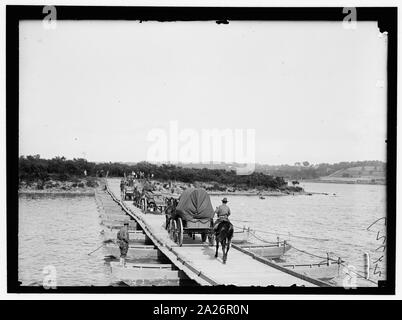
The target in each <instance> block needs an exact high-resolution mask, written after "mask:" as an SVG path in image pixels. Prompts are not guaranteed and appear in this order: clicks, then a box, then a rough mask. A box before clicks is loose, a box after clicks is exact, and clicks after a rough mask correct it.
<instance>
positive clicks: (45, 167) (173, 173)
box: [18, 155, 287, 189]
mask: <svg viewBox="0 0 402 320" xmlns="http://www.w3.org/2000/svg"><path fill="white" fill-rule="evenodd" d="M18 167H19V179H20V181H21V180H25V181H34V180H42V181H46V180H50V179H54V180H61V181H66V180H69V179H71V178H73V177H82V176H92V177H104V176H106V174H107V175H108V176H109V177H123V176H124V175H125V174H130V173H131V172H136V173H139V172H143V173H144V175H145V177H150V176H151V175H153V178H154V179H158V180H162V181H178V182H184V183H193V182H195V181H199V182H215V183H221V184H225V185H231V186H233V187H242V186H245V187H248V188H250V187H251V188H256V187H263V188H273V189H278V188H283V187H284V186H286V185H287V184H286V182H285V180H284V179H283V177H280V176H273V175H269V174H264V173H263V172H254V173H253V174H250V175H237V174H236V172H235V171H234V170H225V169H207V168H202V169H201V168H200V169H197V168H184V167H181V166H176V165H171V164H161V165H156V164H152V163H149V162H145V161H143V162H138V163H135V164H127V163H119V162H107V163H106V162H105V163H95V162H90V161H87V160H86V159H82V158H74V159H72V160H69V159H66V158H65V157H54V158H52V159H43V158H41V157H40V155H30V156H26V157H25V156H20V158H19V163H18Z"/></svg>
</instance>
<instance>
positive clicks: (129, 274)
mask: <svg viewBox="0 0 402 320" xmlns="http://www.w3.org/2000/svg"><path fill="white" fill-rule="evenodd" d="M110 268H111V272H112V275H113V277H115V278H117V279H119V280H120V281H123V282H125V283H127V284H129V285H133V286H135V285H144V283H147V282H149V283H153V282H156V283H157V282H161V285H163V283H166V282H169V284H171V282H172V281H175V282H177V285H178V284H179V282H180V279H183V278H185V275H184V273H183V272H182V271H180V270H173V265H172V264H149V263H126V265H125V266H124V267H123V266H121V265H120V263H119V262H110Z"/></svg>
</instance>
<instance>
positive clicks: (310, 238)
mask: <svg viewBox="0 0 402 320" xmlns="http://www.w3.org/2000/svg"><path fill="white" fill-rule="evenodd" d="M232 221H238V220H234V219H232ZM233 226H234V227H235V228H237V229H241V230H243V229H244V228H243V227H240V226H236V225H233ZM251 230H252V231H257V232H260V233H266V234H272V235H279V236H288V237H294V238H300V239H309V240H317V241H329V240H330V239H322V238H314V237H306V236H299V235H295V234H292V233H290V232H289V233H288V234H285V233H280V232H270V231H266V230H260V229H251V228H250V231H251Z"/></svg>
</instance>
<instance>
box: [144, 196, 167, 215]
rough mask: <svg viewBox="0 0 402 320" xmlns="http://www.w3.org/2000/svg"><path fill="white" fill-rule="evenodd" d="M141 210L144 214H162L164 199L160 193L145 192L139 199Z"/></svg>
mask: <svg viewBox="0 0 402 320" xmlns="http://www.w3.org/2000/svg"><path fill="white" fill-rule="evenodd" d="M141 208H142V210H143V211H144V213H158V214H162V213H163V212H164V211H165V208H166V201H165V198H164V197H163V196H162V194H160V193H156V192H152V191H146V192H145V193H144V195H143V196H142V198H141Z"/></svg>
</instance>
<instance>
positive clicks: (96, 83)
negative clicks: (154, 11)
mask: <svg viewBox="0 0 402 320" xmlns="http://www.w3.org/2000/svg"><path fill="white" fill-rule="evenodd" d="M386 41H387V38H386V36H383V35H381V34H380V33H379V30H378V28H377V25H376V23H374V22H358V23H357V26H356V29H345V28H343V25H342V23H338V22H262V21H261V22H247V21H244V22H235V21H231V22H230V23H229V24H227V25H223V24H220V25H218V24H216V23H215V22H213V21H210V22H168V23H160V22H143V23H139V22H137V21H57V26H56V28H55V29H46V28H44V27H43V25H42V22H40V21H22V22H20V53H19V54H20V60H19V61H20V80H19V81H20V90H19V92H20V93H19V98H20V106H19V108H20V123H19V153H20V155H32V154H40V155H41V157H43V158H52V157H54V156H65V157H66V158H86V159H88V160H89V161H124V162H137V161H142V160H152V159H149V154H150V150H151V149H152V148H154V149H155V146H156V144H155V143H156V142H155V141H154V140H152V139H150V137H154V138H155V135H153V133H155V132H156V133H159V137H160V134H161V133H163V132H164V133H165V138H164V140H163V143H164V144H167V152H166V157H165V158H166V159H162V161H163V160H165V161H171V160H172V153H171V152H169V151H171V150H173V149H172V145H175V147H176V149H175V150H176V151H177V148H178V149H179V154H181V153H180V151H181V150H182V149H183V148H184V147H185V145H187V147H192V148H193V149H192V150H193V151H194V148H198V149H200V148H201V147H200V146H201V145H202V142H200V141H198V142H199V143H198V142H197V141H196V140H194V139H202V134H201V133H202V132H204V131H211V130H213V129H217V130H228V131H227V132H229V133H233V137H235V131H236V130H240V131H241V132H244V134H246V130H251V131H252V132H253V133H254V135H253V137H254V138H253V139H254V140H253V142H252V143H251V142H250V143H249V144H248V146H249V149H248V150H249V151H250V152H252V153H253V159H254V160H255V161H256V162H257V163H262V164H293V163H295V162H300V161H309V162H310V163H322V162H326V163H335V162H340V161H356V160H382V161H385V160H386V152H385V151H386V149H385V148H386V144H385V140H386V114H387V113H386V107H387V104H386V90H387V89H386V87H387V85H386V52H387V51H386V45H387V42H386ZM172 125H174V126H176V127H177V130H176V131H178V132H179V136H180V137H182V135H184V136H185V135H186V132H187V133H188V132H190V133H191V134H192V139H190V140H187V142H186V141H185V140H183V139H182V140H179V141H176V144H175V142H174V140H175V139H176V135H173V134H172V132H173V131H172ZM186 130H187V131H186ZM194 134H195V136H194ZM156 136H158V134H156ZM236 141H237V140H236ZM159 142H161V140H159ZM245 148H247V141H246V142H245ZM165 151H166V150H165ZM193 151H192V152H193ZM203 152H204V151H203V149H200V151H199V152H198V153H196V154H194V152H193V153H192V155H193V158H191V157H190V158H191V159H193V160H194V161H192V162H197V161H196V160H197V159H199V158H200V157H199V154H200V153H201V154H203ZM190 153H191V152H190ZM161 154H162V155H163V154H164V153H163V152H162V153H161ZM204 154H206V153H204ZM162 158H163V157H162ZM213 158H214V154H213V152H212V155H211V160H214V159H213ZM179 160H180V159H179ZM235 160H236V159H235Z"/></svg>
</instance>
